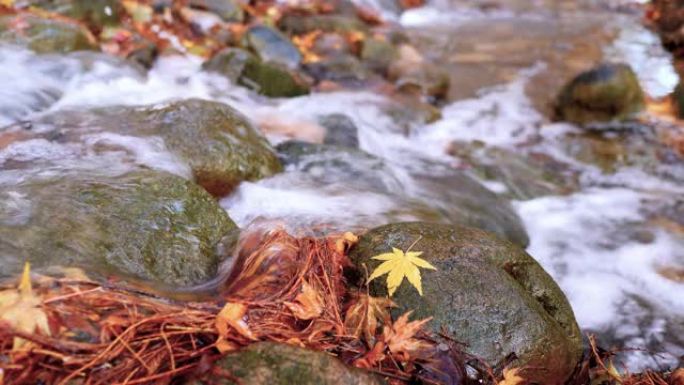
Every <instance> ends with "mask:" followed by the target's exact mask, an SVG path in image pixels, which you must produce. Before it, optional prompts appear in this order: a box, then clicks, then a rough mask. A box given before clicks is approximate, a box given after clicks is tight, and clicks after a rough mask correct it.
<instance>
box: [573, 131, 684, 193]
mask: <svg viewBox="0 0 684 385" xmlns="http://www.w3.org/2000/svg"><path fill="white" fill-rule="evenodd" d="M561 145H562V148H563V149H564V151H565V152H566V153H567V154H568V155H570V156H572V157H573V158H575V159H577V160H579V161H580V162H583V163H586V164H590V165H593V166H596V167H597V168H598V169H600V170H601V171H603V172H604V173H614V172H616V171H618V170H619V169H620V168H623V167H634V168H636V169H639V170H643V171H645V172H646V173H648V174H654V175H659V176H661V177H663V178H666V179H672V180H678V181H683V180H684V174H682V173H681V164H682V162H683V161H684V158H682V156H681V155H680V154H678V153H677V151H676V150H674V149H672V148H670V147H668V146H667V145H665V144H663V143H661V142H660V140H659V139H658V138H657V137H655V136H654V135H653V134H651V133H648V132H636V131H620V132H608V131H604V132H589V133H572V134H568V135H566V136H564V137H563V138H562V139H561Z"/></svg>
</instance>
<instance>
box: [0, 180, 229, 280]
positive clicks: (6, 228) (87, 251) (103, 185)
mask: <svg viewBox="0 0 684 385" xmlns="http://www.w3.org/2000/svg"><path fill="white" fill-rule="evenodd" d="M0 197H1V198H0V214H2V215H0V276H4V275H10V274H15V273H17V272H18V271H20V269H21V266H22V265H23V261H24V260H29V261H31V262H32V263H33V264H34V266H35V267H37V268H39V269H40V268H42V267H50V266H55V265H62V266H79V267H83V268H85V269H86V270H88V271H92V272H96V273H99V274H102V275H109V274H110V273H114V274H115V275H123V276H126V277H131V278H136V279H144V280H151V281H156V282H161V283H164V284H167V285H173V286H188V285H194V284H198V283H201V282H203V281H206V280H208V279H210V278H212V277H213V276H214V275H215V273H216V269H217V266H218V264H219V263H220V260H221V256H220V255H219V253H218V252H217V246H218V245H219V244H220V242H221V241H222V239H224V236H229V237H228V238H230V233H231V232H232V231H235V230H236V226H235V224H234V223H233V222H232V221H231V219H230V218H229V217H228V215H227V214H226V212H225V211H224V210H223V209H221V207H220V206H219V205H218V204H217V202H216V201H215V199H214V198H213V197H212V196H211V195H209V194H208V193H207V192H206V191H204V190H203V189H202V188H200V187H199V186H197V185H195V184H194V183H192V182H190V181H187V180H185V179H182V178H180V177H177V176H175V175H171V174H166V173H159V172H155V171H135V172H131V173H127V174H125V175H122V176H117V177H104V176H87V175H79V176H67V177H61V178H57V179H55V178H48V179H46V180H38V179H35V180H32V181H30V182H26V183H21V184H19V185H10V186H0ZM228 238H227V239H228Z"/></svg>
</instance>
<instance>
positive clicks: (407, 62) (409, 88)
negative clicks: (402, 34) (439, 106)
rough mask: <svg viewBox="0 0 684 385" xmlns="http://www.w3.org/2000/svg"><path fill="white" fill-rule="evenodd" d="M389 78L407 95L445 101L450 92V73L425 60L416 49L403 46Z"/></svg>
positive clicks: (390, 67) (391, 65)
mask: <svg viewBox="0 0 684 385" xmlns="http://www.w3.org/2000/svg"><path fill="white" fill-rule="evenodd" d="M387 76H388V78H389V79H390V80H391V81H393V82H394V83H395V85H396V87H397V88H398V89H399V90H400V91H402V92H405V93H411V94H415V95H420V96H426V97H430V98H434V99H443V98H445V97H446V96H447V93H448V92H449V83H450V77H449V73H448V72H446V71H445V70H444V69H442V68H440V67H439V66H437V65H435V64H434V63H431V62H429V61H427V60H426V59H425V58H423V57H422V56H421V55H420V54H419V53H418V51H416V49H415V48H413V47H411V46H409V45H402V46H401V47H400V48H399V54H398V57H397V59H396V60H394V61H393V62H391V63H390V65H389V68H388V70H387Z"/></svg>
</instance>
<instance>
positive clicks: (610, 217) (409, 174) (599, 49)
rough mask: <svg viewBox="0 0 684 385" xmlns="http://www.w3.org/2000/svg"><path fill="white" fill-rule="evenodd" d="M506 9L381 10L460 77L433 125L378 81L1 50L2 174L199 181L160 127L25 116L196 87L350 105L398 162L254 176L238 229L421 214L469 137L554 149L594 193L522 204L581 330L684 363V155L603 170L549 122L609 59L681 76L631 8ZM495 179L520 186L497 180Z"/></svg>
mask: <svg viewBox="0 0 684 385" xmlns="http://www.w3.org/2000/svg"><path fill="white" fill-rule="evenodd" d="M454 3H455V2H454ZM505 3H506V4H507V5H505V6H495V5H492V4H495V3H492V2H489V3H485V2H479V3H478V2H475V1H470V2H459V3H458V4H452V3H449V2H446V1H442V2H435V3H433V4H431V5H429V6H425V7H423V8H419V9H415V10H411V11H408V12H405V13H404V14H403V15H398V14H397V13H396V12H395V11H394V10H392V9H386V8H385V9H382V8H381V9H382V10H383V14H385V15H386V17H389V18H393V19H394V20H396V21H397V22H399V23H401V24H403V25H404V26H405V27H406V28H407V29H408V31H409V35H410V36H411V39H412V41H413V42H414V43H415V44H416V46H418V47H420V49H421V51H422V53H423V54H424V55H426V56H428V57H430V58H433V59H435V60H437V61H439V62H441V63H445V64H446V65H447V66H448V68H449V70H450V71H451V75H452V90H451V94H450V95H449V98H450V102H449V103H447V104H446V105H444V106H443V109H442V117H441V119H439V120H437V121H435V122H433V123H431V124H421V123H420V122H419V120H412V119H410V118H409V119H397V118H396V116H395V115H394V114H393V113H392V112H391V111H392V110H393V109H394V110H396V109H397V107H396V103H397V102H396V101H394V100H391V99H389V98H388V97H386V96H383V95H381V94H377V93H373V92H370V91H366V92H363V91H358V92H356V91H355V92H351V91H345V92H333V93H320V94H313V95H310V96H304V97H298V98H292V99H283V100H278V99H264V98H261V97H258V96H256V95H253V94H251V93H250V92H248V91H247V90H246V89H244V88H241V87H237V86H234V85H232V84H230V82H229V81H227V80H226V79H225V78H222V77H220V76H217V75H213V74H210V73H206V72H203V71H201V61H200V60H199V59H197V58H193V57H181V56H178V57H164V58H161V59H160V60H159V61H158V62H157V63H156V64H155V66H154V68H152V69H151V70H150V71H149V73H147V74H146V75H145V74H141V73H139V72H137V71H136V70H135V69H134V68H130V67H127V66H125V65H122V64H121V63H120V62H118V61H116V60H113V59H107V58H105V57H102V56H99V55H94V54H87V55H85V54H78V55H62V56H39V55H36V54H33V53H30V52H29V51H25V50H22V49H19V48H13V47H0V68H2V72H0V84H2V87H0V126H5V128H2V129H0V183H1V184H3V185H5V186H8V185H9V186H11V185H12V184H16V183H20V182H21V181H23V180H26V179H27V178H32V177H40V176H42V175H48V174H49V175H51V176H54V175H62V174H69V173H79V172H111V173H112V174H118V173H122V172H125V170H127V169H129V168H133V167H139V166H144V167H149V168H153V169H160V170H165V171H169V172H172V173H175V174H177V175H180V176H183V177H189V176H190V169H189V165H187V164H184V162H183V161H181V160H179V159H177V158H176V157H175V156H174V155H173V154H171V153H170V152H169V151H168V150H167V149H166V147H165V145H164V143H163V141H162V140H160V138H155V137H149V138H134V137H129V136H124V135H120V134H114V133H106V132H104V133H98V134H93V135H91V136H89V137H88V138H87V140H84V141H82V142H79V143H71V142H60V141H46V140H45V139H35V138H33V139H24V138H23V136H22V130H24V129H25V128H26V127H24V124H23V123H22V122H23V121H26V120H28V119H32V118H35V117H36V116H39V115H41V114H45V113H49V112H54V111H59V110H63V109H73V108H82V107H84V106H111V105H144V104H154V103H163V102H165V101H168V100H173V99H178V98H188V97H198V98H204V99H211V100H218V101H223V102H226V103H228V104H230V105H232V106H234V107H236V108H238V109H239V110H240V111H241V112H243V113H244V114H245V115H247V116H248V117H249V118H250V119H251V120H252V121H254V122H255V123H257V125H259V126H261V127H269V126H272V125H273V124H272V122H278V126H281V127H296V128H304V127H313V128H312V134H311V135H312V136H316V135H317V133H316V127H318V126H317V124H318V123H317V122H318V119H319V117H320V116H322V115H325V114H330V113H343V114H345V115H347V116H349V117H350V118H351V119H352V120H353V121H354V123H355V124H356V125H357V127H358V128H359V142H360V147H361V148H362V149H363V150H365V151H367V152H369V153H371V154H374V155H376V156H378V157H380V158H382V159H384V160H385V165H384V166H383V167H386V170H384V171H383V173H382V174H381V175H382V178H381V180H379V181H370V182H369V183H375V182H377V183H380V184H381V185H382V186H383V188H382V189H377V188H376V189H366V188H364V186H363V185H364V184H365V182H363V183H362V182H360V181H355V180H346V179H345V174H344V173H339V178H338V174H336V170H334V169H325V168H324V169H322V170H320V174H321V175H324V176H326V178H327V180H326V181H325V183H321V182H320V178H315V177H312V176H311V173H307V174H304V173H302V172H301V170H297V169H293V168H292V169H288V170H286V172H285V173H283V174H280V175H277V176H275V177H273V178H269V179H265V180H261V181H258V182H245V183H242V184H241V185H240V186H239V188H238V189H237V191H235V192H234V193H233V194H231V195H230V196H228V197H225V198H224V199H222V200H221V205H222V207H224V208H225V209H226V210H227V211H228V213H229V214H230V216H231V217H232V218H233V219H234V220H235V221H236V222H237V224H238V225H239V226H241V227H244V226H248V225H249V224H250V223H252V222H253V221H255V220H280V221H282V222H283V223H285V224H286V225H287V226H288V227H289V228H291V229H293V230H295V231H296V230H303V229H306V228H307V227H311V226H312V225H316V226H318V225H321V226H323V225H325V226H326V228H327V229H329V230H343V229H347V228H354V229H356V228H361V227H369V226H373V225H378V224H382V223H386V222H387V221H389V220H394V221H396V220H405V219H406V220H410V219H415V218H416V217H417V216H416V215H415V214H414V211H412V210H406V207H411V205H413V204H417V203H416V202H419V201H420V200H421V199H429V197H430V196H431V195H430V192H425V191H419V189H418V188H417V187H416V186H415V179H414V176H413V175H414V174H415V173H416V172H420V173H429V174H435V175H438V174H440V173H442V169H448V168H449V167H461V166H463V164H462V162H461V161H459V160H458V159H457V158H454V157H452V156H450V155H448V153H447V152H448V149H449V146H450V144H451V143H452V142H454V141H461V142H466V143H467V142H471V141H477V143H478V145H479V146H496V147H498V148H501V149H507V150H514V151H515V152H516V153H518V154H521V155H529V156H533V155H534V156H540V155H543V156H545V157H548V158H552V159H553V160H554V162H556V163H560V164H563V170H566V171H568V170H569V171H568V172H569V173H570V174H572V175H573V176H574V177H575V178H576V183H577V185H578V186H579V188H577V189H574V192H571V193H569V194H555V195H546V196H541V197H530V199H525V200H515V201H514V202H513V204H514V208H515V210H516V211H517V212H518V214H519V215H520V216H521V218H522V220H523V222H524V225H525V227H526V229H527V232H528V233H529V236H530V245H529V247H528V252H529V253H530V254H531V255H532V256H534V257H535V258H536V259H537V260H538V261H539V262H540V263H541V264H542V265H543V266H544V268H545V269H546V270H547V271H548V272H549V273H550V274H551V275H552V276H553V277H554V278H555V279H556V280H557V281H558V283H559V284H560V286H561V287H562V289H563V290H564V291H565V293H566V294H567V296H568V298H569V300H570V302H571V304H572V306H573V308H574V310H575V314H576V316H577V319H578V322H579V324H580V326H581V327H582V328H583V329H584V330H586V331H587V332H596V333H598V334H599V336H600V337H602V338H603V340H604V341H605V342H606V343H607V344H609V345H610V344H613V345H615V346H618V347H635V348H642V349H645V350H644V351H635V352H631V353H629V354H627V355H626V361H625V363H626V365H627V366H628V367H629V368H630V369H632V370H637V369H641V368H644V367H654V368H657V367H659V366H660V365H667V364H676V363H677V362H678V360H681V357H682V355H684V281H683V280H682V276H684V274H682V271H684V237H683V236H682V234H681V233H678V232H677V231H675V230H673V229H672V227H671V226H670V227H668V226H664V225H663V224H662V223H663V222H662V221H661V220H659V218H661V217H662V216H663V215H664V214H663V213H668V212H671V211H673V210H675V211H676V210H680V211H679V212H680V213H681V206H682V205H684V198H683V197H684V164H681V163H680V164H677V163H674V162H673V163H672V164H670V163H668V162H662V163H658V164H651V163H648V162H632V161H628V160H625V159H624V156H625V154H623V153H620V152H619V151H618V152H617V153H610V154H608V157H609V158H610V159H609V161H610V162H609V164H608V166H606V164H605V162H603V160H605V159H603V160H602V159H599V160H597V159H595V158H592V157H587V156H583V154H584V152H583V151H585V147H587V146H589V147H591V143H592V142H591V141H589V142H586V141H584V142H583V140H585V139H586V138H584V136H582V135H583V134H582V132H581V130H580V129H579V128H578V127H574V126H572V125H568V124H561V123H551V122H550V121H549V120H548V118H547V116H548V113H549V103H550V101H551V100H552V98H553V95H554V94H555V93H556V92H557V90H558V88H559V87H560V85H562V84H563V82H564V81H566V80H567V79H568V78H569V77H570V76H571V75H572V74H575V73H577V72H578V71H580V70H582V69H586V68H587V67H590V66H591V65H592V64H593V63H595V62H597V61H599V60H601V59H605V60H620V61H625V62H628V63H629V64H630V65H631V66H632V67H633V68H634V69H635V71H636V72H637V74H638V76H639V78H640V80H641V82H642V85H643V86H644V88H645V89H646V91H647V92H648V93H649V95H650V96H652V97H661V96H663V95H666V94H668V93H669V92H671V90H672V89H673V87H674V86H675V84H676V83H677V81H678V79H677V75H676V74H675V72H674V70H673V67H672V65H671V63H670V58H669V57H668V55H667V54H666V53H665V52H663V51H662V49H661V48H660V46H659V41H658V39H657V37H656V36H655V35H653V34H652V33H651V32H649V31H648V30H646V29H645V28H644V27H642V26H641V25H640V20H639V14H638V13H637V12H634V11H633V10H634V9H635V7H634V5H633V4H631V3H628V2H617V1H616V2H612V3H606V2H603V3H602V4H598V5H597V4H594V3H591V2H587V4H580V5H578V4H577V2H550V4H547V3H548V2H541V1H540V2H534V1H513V2H510V4H509V3H508V2H505ZM366 4H370V5H372V6H376V7H382V4H378V3H374V2H366ZM637 11H638V10H637ZM399 108H400V107H399ZM41 129H43V128H41V127H40V126H36V127H31V130H33V131H34V132H36V131H38V132H39V131H40V130H41ZM268 134H269V139H270V140H272V142H274V143H278V142H280V141H282V140H283V139H284V134H283V131H282V130H272V131H270V132H269V133H268ZM568 138H574V139H568ZM573 140H574V141H573ZM586 140H589V139H586ZM578 143H579V144H578ZM587 143H588V144H587ZM103 146H104V147H105V148H111V150H103V149H102V148H103ZM616 151H617V150H616ZM600 155H605V154H600ZM483 156H484V157H485V158H486V157H487V155H486V154H485V155H483ZM492 161H493V162H496V160H492ZM499 162H500V160H499ZM17 164H20V165H21V167H17V166H16V165H17ZM361 167H365V166H363V165H362V166H361ZM369 167H370V166H369ZM474 175H475V173H474ZM336 178H337V179H336ZM483 183H485V185H486V186H487V187H488V188H490V189H491V190H492V191H494V192H496V193H500V194H507V193H510V191H508V190H507V187H506V185H504V184H502V183H500V181H496V180H494V181H492V180H489V181H483ZM441 188H446V189H448V186H447V187H444V186H442V187H441ZM508 189H510V187H509V188H508ZM383 191H385V192H386V193H383ZM394 191H402V192H403V193H404V194H402V195H401V196H402V197H401V198H400V197H399V195H396V196H395V195H394V194H392V192H394ZM406 197H408V198H406ZM25 198H26V197H23V196H21V195H18V194H14V195H12V194H10V195H8V196H7V197H5V201H4V202H3V203H2V204H0V213H2V214H3V215H2V218H0V220H1V221H3V222H8V223H9V222H12V221H14V222H17V221H18V222H21V221H22V220H25V218H26V217H27V215H28V214H27V211H28V210H30V203H27V200H26V199H25ZM678 207H679V208H678ZM388 212H392V213H393V214H391V215H387V214H386V213H388ZM679 215H682V214H679ZM673 272H674V273H673ZM651 352H658V353H661V354H660V355H654V354H652V353H651ZM679 362H681V361H679Z"/></svg>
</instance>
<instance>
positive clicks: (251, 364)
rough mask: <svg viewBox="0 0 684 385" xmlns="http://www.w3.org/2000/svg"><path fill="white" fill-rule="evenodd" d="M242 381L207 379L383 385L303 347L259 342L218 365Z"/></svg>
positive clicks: (267, 384) (251, 384) (253, 384)
mask: <svg viewBox="0 0 684 385" xmlns="http://www.w3.org/2000/svg"><path fill="white" fill-rule="evenodd" d="M215 365H216V366H217V367H219V368H221V369H223V370H224V371H227V372H229V373H231V374H232V375H233V376H235V378H236V379H237V380H239V381H235V380H229V379H225V378H208V379H207V380H210V381H211V382H210V383H212V384H220V385H235V384H238V383H239V384H243V385H291V384H298V385H333V384H334V385H381V384H385V381H384V380H383V379H382V378H380V377H378V376H375V375H373V374H371V373H370V372H366V371H364V370H361V369H358V368H354V367H350V366H347V365H345V364H343V363H342V361H340V360H338V359H337V358H335V357H334V356H332V355H330V354H328V353H325V352H317V351H313V350H307V349H304V348H300V347H296V346H292V345H285V344H277V343H274V342H259V343H256V344H252V345H249V346H248V347H246V348H243V349H242V350H239V351H237V352H235V353H231V354H229V355H227V356H225V357H224V358H222V359H221V360H219V361H218V362H216V364H215Z"/></svg>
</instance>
